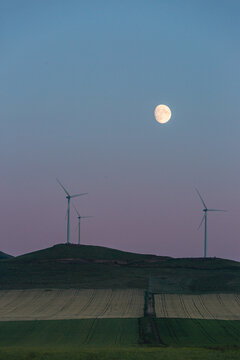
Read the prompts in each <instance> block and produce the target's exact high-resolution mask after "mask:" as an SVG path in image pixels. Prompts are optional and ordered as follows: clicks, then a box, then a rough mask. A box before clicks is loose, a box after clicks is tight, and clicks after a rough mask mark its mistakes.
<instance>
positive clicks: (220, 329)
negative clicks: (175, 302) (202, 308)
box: [157, 318, 240, 358]
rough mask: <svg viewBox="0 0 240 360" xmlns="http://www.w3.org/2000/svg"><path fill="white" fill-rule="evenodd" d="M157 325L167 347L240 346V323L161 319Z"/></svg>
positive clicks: (232, 321)
mask: <svg viewBox="0 0 240 360" xmlns="http://www.w3.org/2000/svg"><path fill="white" fill-rule="evenodd" d="M157 324H158V330H159V334H160V337H161V340H162V341H163V343H165V344H166V345H170V346H193V347H194V346H197V347H224V346H225V347H230V346H231V347H234V346H239V345H240V321H236V320H199V319H169V318H161V319H157ZM239 358H240V353H239Z"/></svg>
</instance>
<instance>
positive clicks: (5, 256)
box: [0, 251, 13, 260]
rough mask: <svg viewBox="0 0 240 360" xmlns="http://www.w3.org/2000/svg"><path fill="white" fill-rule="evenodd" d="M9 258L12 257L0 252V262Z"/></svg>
mask: <svg viewBox="0 0 240 360" xmlns="http://www.w3.org/2000/svg"><path fill="white" fill-rule="evenodd" d="M10 258H13V256H12V255H9V254H6V253H4V252H2V251H0V260H5V259H10Z"/></svg>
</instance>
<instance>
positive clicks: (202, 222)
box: [198, 215, 205, 230]
mask: <svg viewBox="0 0 240 360" xmlns="http://www.w3.org/2000/svg"><path fill="white" fill-rule="evenodd" d="M204 218H205V215H203V217H202V220H201V222H200V225H199V227H198V230H199V229H200V227H201V226H202V223H203V220H204Z"/></svg>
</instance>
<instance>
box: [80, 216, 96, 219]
mask: <svg viewBox="0 0 240 360" xmlns="http://www.w3.org/2000/svg"><path fill="white" fill-rule="evenodd" d="M87 218H93V216H81V219H87Z"/></svg>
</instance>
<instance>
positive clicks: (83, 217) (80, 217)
mask: <svg viewBox="0 0 240 360" xmlns="http://www.w3.org/2000/svg"><path fill="white" fill-rule="evenodd" d="M73 207H74V209H75V211H76V213H77V217H78V245H80V223H81V219H87V218H91V217H92V216H81V215H80V214H79V212H78V211H77V209H76V207H75V206H74V205H73Z"/></svg>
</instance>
